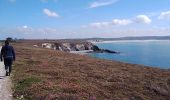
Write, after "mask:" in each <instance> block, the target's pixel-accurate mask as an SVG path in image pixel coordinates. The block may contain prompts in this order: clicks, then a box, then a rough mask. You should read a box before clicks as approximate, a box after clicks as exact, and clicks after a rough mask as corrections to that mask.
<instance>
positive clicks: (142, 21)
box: [134, 15, 152, 24]
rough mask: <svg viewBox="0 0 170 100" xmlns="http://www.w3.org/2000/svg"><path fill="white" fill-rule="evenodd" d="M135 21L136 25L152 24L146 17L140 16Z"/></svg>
mask: <svg viewBox="0 0 170 100" xmlns="http://www.w3.org/2000/svg"><path fill="white" fill-rule="evenodd" d="M134 21H135V22H136V23H141V24H150V23H151V22H152V20H151V19H150V18H149V17H148V16H146V15H138V16H136V18H135V20H134Z"/></svg>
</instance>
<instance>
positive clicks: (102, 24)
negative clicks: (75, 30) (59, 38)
mask: <svg viewBox="0 0 170 100" xmlns="http://www.w3.org/2000/svg"><path fill="white" fill-rule="evenodd" d="M131 23H132V21H131V20H128V19H113V20H112V21H110V22H96V23H90V24H89V25H88V26H90V27H97V28H102V27H110V26H125V25H128V24H131ZM83 27H84V28H85V26H83Z"/></svg>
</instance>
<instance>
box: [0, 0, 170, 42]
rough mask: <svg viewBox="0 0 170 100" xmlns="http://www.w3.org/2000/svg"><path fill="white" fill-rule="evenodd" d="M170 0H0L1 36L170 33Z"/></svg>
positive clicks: (115, 35)
mask: <svg viewBox="0 0 170 100" xmlns="http://www.w3.org/2000/svg"><path fill="white" fill-rule="evenodd" d="M169 5H170V0H0V39H5V38H6V37H13V38H30V39H32V38H33V39H44V38H49V39H58V38H92V37H105V38H108V37H109V38H111V37H113V38H114V37H125V36H165V35H170V24H169V23H170V6H169Z"/></svg>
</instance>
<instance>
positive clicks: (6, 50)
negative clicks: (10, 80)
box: [0, 40, 15, 76]
mask: <svg viewBox="0 0 170 100" xmlns="http://www.w3.org/2000/svg"><path fill="white" fill-rule="evenodd" d="M0 58H1V61H3V60H4V65H5V70H6V76H10V73H11V69H12V68H11V67H12V62H13V61H15V51H14V48H13V47H12V46H11V45H9V41H8V40H6V41H5V45H4V46H3V47H2V49H1V53H0Z"/></svg>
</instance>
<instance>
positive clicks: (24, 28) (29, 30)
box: [16, 25, 34, 34]
mask: <svg viewBox="0 0 170 100" xmlns="http://www.w3.org/2000/svg"><path fill="white" fill-rule="evenodd" d="M16 31H17V32H19V33H23V34H30V33H32V32H34V29H33V28H32V27H28V26H27V25H24V26H19V27H17V29H16Z"/></svg>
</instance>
